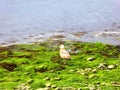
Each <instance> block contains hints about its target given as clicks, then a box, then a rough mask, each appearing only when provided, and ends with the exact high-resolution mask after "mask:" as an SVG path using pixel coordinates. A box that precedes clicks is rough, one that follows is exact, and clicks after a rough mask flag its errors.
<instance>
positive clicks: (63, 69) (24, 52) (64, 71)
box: [0, 41, 120, 90]
mask: <svg viewBox="0 0 120 90" xmlns="http://www.w3.org/2000/svg"><path fill="white" fill-rule="evenodd" d="M61 43H62V44H64V45H65V46H66V49H67V50H69V51H71V58H72V59H71V60H63V59H61V58H60V56H59V47H58V46H59V45H60V44H61ZM90 57H92V59H93V60H92V59H91V60H88V58H90ZM64 62H66V64H64ZM100 63H106V64H107V65H116V67H114V68H111V69H109V68H105V67H103V68H102V69H100V68H98V67H99V64H100ZM22 83H26V84H27V85H28V86H31V88H32V90H36V89H38V88H45V87H47V85H49V84H50V85H49V87H50V86H51V87H52V86H54V87H53V88H55V86H56V87H60V88H61V90H64V89H62V88H69V89H65V90H74V89H78V88H79V90H80V89H82V90H89V89H90V88H93V89H95V90H120V47H119V46H111V45H105V44H102V43H83V42H75V41H64V42H57V41H56V42H44V43H39V44H29V45H25V44H21V45H12V46H8V47H0V90H14V88H16V87H17V86H18V85H20V84H22ZM53 88H51V90H53ZM70 88H72V89H70ZM73 88H74V89H73ZM91 90H92V89H91Z"/></svg>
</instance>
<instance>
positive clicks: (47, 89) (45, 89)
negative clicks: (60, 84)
mask: <svg viewBox="0 0 120 90" xmlns="http://www.w3.org/2000/svg"><path fill="white" fill-rule="evenodd" d="M43 90H51V89H50V87H45V88H44V89H43Z"/></svg>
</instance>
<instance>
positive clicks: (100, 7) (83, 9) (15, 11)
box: [0, 0, 120, 43]
mask: <svg viewBox="0 0 120 90" xmlns="http://www.w3.org/2000/svg"><path fill="white" fill-rule="evenodd" d="M116 24H117V25H120V1H119V0H0V43H4V42H6V43H10V42H11V43H12V42H17V41H22V42H23V41H25V39H24V38H26V36H27V35H40V34H43V33H52V32H54V31H65V32H67V33H68V32H70V33H71V32H81V31H102V30H104V29H105V28H111V27H112V28H114V26H115V25H116ZM115 30H118V31H120V29H119V28H118V29H115ZM23 39H24V40H23Z"/></svg>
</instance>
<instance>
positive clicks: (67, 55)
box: [59, 44, 71, 60]
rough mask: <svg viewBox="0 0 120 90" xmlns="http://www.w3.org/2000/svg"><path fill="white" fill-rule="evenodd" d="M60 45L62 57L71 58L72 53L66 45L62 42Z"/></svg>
mask: <svg viewBox="0 0 120 90" xmlns="http://www.w3.org/2000/svg"><path fill="white" fill-rule="evenodd" d="M59 47H60V57H61V58H62V59H66V60H71V57H70V54H69V52H68V51H66V50H65V47H64V45H63V44H62V45H60V46H59Z"/></svg>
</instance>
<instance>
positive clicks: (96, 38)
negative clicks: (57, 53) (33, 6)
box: [0, 30, 120, 46]
mask: <svg viewBox="0 0 120 90" xmlns="http://www.w3.org/2000/svg"><path fill="white" fill-rule="evenodd" d="M48 40H49V41H56V40H60V41H62V40H64V41H65V40H66V41H67V40H72V41H82V42H101V43H103V44H110V45H120V31H119V30H118V31H108V30H105V31H89V32H87V31H81V32H71V33H68V32H65V31H56V32H51V33H43V34H40V35H25V37H22V39H21V40H15V39H12V38H11V39H10V40H8V41H5V42H2V43H0V46H9V45H14V44H31V43H40V42H45V41H48Z"/></svg>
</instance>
